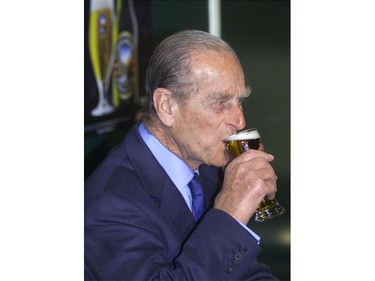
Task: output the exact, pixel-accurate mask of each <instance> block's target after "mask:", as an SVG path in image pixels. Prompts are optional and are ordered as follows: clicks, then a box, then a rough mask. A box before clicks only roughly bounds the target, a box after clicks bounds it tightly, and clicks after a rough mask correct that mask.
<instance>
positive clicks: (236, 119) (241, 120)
mask: <svg viewBox="0 0 375 281" xmlns="http://www.w3.org/2000/svg"><path fill="white" fill-rule="evenodd" d="M230 125H231V126H232V127H233V128H234V129H235V130H237V131H239V130H242V129H243V128H245V125H246V121H245V117H244V115H243V110H242V105H240V104H238V105H236V106H234V107H233V109H232V111H231V115H230Z"/></svg>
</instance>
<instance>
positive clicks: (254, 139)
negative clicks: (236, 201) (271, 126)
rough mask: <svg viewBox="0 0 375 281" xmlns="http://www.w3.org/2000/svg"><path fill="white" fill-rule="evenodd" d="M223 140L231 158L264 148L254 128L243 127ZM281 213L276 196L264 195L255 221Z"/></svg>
mask: <svg viewBox="0 0 375 281" xmlns="http://www.w3.org/2000/svg"><path fill="white" fill-rule="evenodd" d="M225 142H226V146H227V150H228V151H229V153H230V155H231V157H232V159H233V158H235V157H237V156H239V155H240V154H241V153H243V152H245V151H247V150H249V149H256V150H262V151H263V150H264V147H263V143H262V139H261V137H260V134H259V132H258V130H257V129H256V128H251V129H245V130H243V131H240V132H238V133H236V134H234V135H231V136H229V137H228V138H227V139H226V140H225ZM283 213H284V208H283V207H282V206H281V205H280V204H279V203H278V202H277V200H276V198H275V199H273V200H270V199H268V198H267V197H264V198H263V200H262V202H261V203H260V205H259V206H258V208H257V210H256V212H255V221H257V222H263V221H265V220H268V219H271V218H273V217H276V216H279V215H281V214H283Z"/></svg>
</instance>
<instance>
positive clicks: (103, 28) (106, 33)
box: [89, 0, 114, 116]
mask: <svg viewBox="0 0 375 281" xmlns="http://www.w3.org/2000/svg"><path fill="white" fill-rule="evenodd" d="M113 20H114V2H113V0H91V6H90V21H89V51H90V58H91V63H92V67H93V71H94V75H95V80H96V84H97V87H98V95H99V97H98V104H97V106H96V107H95V108H94V109H93V110H92V111H91V115H92V116H102V115H105V114H109V113H112V112H113V111H114V107H113V106H112V105H111V104H110V103H109V101H108V87H109V80H110V79H109V78H110V75H111V71H112V64H113V62H112V61H113V58H112V24H113Z"/></svg>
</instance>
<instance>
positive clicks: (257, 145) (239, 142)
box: [226, 128, 264, 158]
mask: <svg viewBox="0 0 375 281" xmlns="http://www.w3.org/2000/svg"><path fill="white" fill-rule="evenodd" d="M226 145H227V149H228V151H229V153H230V155H231V157H232V158H235V157H237V156H239V155H240V154H241V153H243V152H245V151H247V150H249V149H256V150H262V151H263V150H264V149H263V143H262V139H261V138H260V135H259V133H258V130H257V129H255V128H252V129H247V130H244V131H241V132H239V133H237V134H234V135H231V136H230V137H228V138H227V139H226Z"/></svg>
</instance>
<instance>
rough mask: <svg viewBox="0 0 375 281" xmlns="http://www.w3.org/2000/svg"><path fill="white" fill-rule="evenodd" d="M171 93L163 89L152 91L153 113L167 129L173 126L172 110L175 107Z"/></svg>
mask: <svg viewBox="0 0 375 281" xmlns="http://www.w3.org/2000/svg"><path fill="white" fill-rule="evenodd" d="M172 94H173V93H172V92H171V91H170V90H168V89H165V88H157V89H156V90H155V91H154V96H153V100H154V106H155V111H156V113H157V115H158V117H159V119H160V121H161V122H162V123H163V124H164V125H165V126H168V127H171V126H172V125H173V124H174V115H173V113H174V109H175V107H176V106H177V104H176V102H175V101H174V99H173V97H172Z"/></svg>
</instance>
